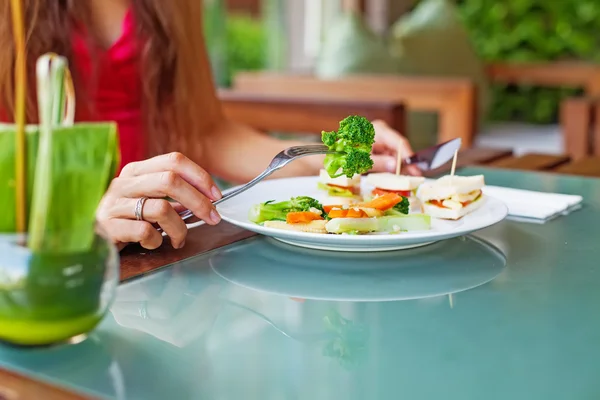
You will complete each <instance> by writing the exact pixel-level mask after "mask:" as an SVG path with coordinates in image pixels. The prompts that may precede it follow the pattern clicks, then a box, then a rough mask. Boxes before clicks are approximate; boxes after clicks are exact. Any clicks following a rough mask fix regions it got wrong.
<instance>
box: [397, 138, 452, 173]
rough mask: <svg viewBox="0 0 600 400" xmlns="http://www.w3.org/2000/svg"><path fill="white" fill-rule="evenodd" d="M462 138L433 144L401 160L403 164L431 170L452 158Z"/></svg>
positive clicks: (422, 169)
mask: <svg viewBox="0 0 600 400" xmlns="http://www.w3.org/2000/svg"><path fill="white" fill-rule="evenodd" d="M461 144H462V140H461V139H460V138H456V139H452V140H449V141H447V142H444V143H440V144H438V145H435V146H431V147H428V148H426V149H423V150H419V151H418V152H416V153H415V154H413V155H412V156H410V157H407V158H405V159H404V160H402V164H403V165H416V166H417V167H418V168H419V169H420V170H421V171H431V170H434V169H436V168H439V167H441V166H442V165H444V164H446V163H447V162H448V161H450V160H452V157H454V153H455V152H456V151H457V150H459V149H460V146H461Z"/></svg>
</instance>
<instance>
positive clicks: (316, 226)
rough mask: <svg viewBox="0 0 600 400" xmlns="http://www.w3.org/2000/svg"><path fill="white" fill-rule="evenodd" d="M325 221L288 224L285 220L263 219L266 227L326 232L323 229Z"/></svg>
mask: <svg viewBox="0 0 600 400" xmlns="http://www.w3.org/2000/svg"><path fill="white" fill-rule="evenodd" d="M325 225H327V221H325V220H320V221H311V222H309V223H306V224H288V223H287V222H285V221H265V223H264V224H263V226H264V227H266V228H275V229H284V230H286V231H296V232H306V233H324V234H325V233H327V229H325Z"/></svg>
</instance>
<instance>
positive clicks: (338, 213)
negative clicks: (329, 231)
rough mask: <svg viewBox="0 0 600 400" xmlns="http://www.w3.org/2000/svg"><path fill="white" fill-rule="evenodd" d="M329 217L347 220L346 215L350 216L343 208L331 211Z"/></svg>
mask: <svg viewBox="0 0 600 400" xmlns="http://www.w3.org/2000/svg"><path fill="white" fill-rule="evenodd" d="M327 215H328V216H329V218H332V219H333V218H346V215H348V210H343V209H341V208H334V209H333V210H330V211H329V212H328V213H327Z"/></svg>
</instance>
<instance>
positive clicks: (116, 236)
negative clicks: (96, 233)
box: [103, 218, 163, 250]
mask: <svg viewBox="0 0 600 400" xmlns="http://www.w3.org/2000/svg"><path fill="white" fill-rule="evenodd" d="M103 225H104V226H103V227H104V228H105V229H106V230H107V231H109V232H110V235H111V239H112V240H113V241H115V242H120V243H139V244H140V245H141V246H142V247H143V248H145V249H148V250H154V249H157V248H159V247H160V245H161V244H162V242H163V237H162V235H161V234H160V232H158V231H157V230H156V229H155V228H154V227H153V226H152V225H151V224H150V222H146V221H134V220H130V219H118V218H115V219H111V220H109V221H106V222H105V223H104V224H103Z"/></svg>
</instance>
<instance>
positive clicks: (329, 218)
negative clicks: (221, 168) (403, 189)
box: [248, 193, 431, 234]
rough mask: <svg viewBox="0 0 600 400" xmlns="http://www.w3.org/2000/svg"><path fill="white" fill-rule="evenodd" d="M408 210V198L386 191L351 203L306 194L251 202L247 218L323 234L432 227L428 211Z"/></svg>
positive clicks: (283, 227) (271, 226)
mask: <svg viewBox="0 0 600 400" xmlns="http://www.w3.org/2000/svg"><path fill="white" fill-rule="evenodd" d="M407 214H408V199H407V198H406V197H402V196H400V195H398V194H396V193H388V194H386V195H384V196H379V197H377V198H375V199H373V200H372V201H369V202H366V203H358V204H356V205H351V206H347V205H329V206H323V205H321V204H320V203H319V202H318V201H317V200H315V199H313V198H311V197H308V196H299V197H294V198H292V199H290V200H288V201H281V202H277V203H275V202H273V201H267V202H265V203H261V204H257V205H255V206H253V207H252V208H251V209H250V212H249V215H248V218H249V219H250V221H252V222H254V223H257V224H262V225H263V226H265V227H267V228H276V229H285V230H291V231H297V232H307V233H323V234H328V233H329V234H368V233H399V232H404V231H415V230H429V229H431V218H430V217H429V216H428V215H425V214H409V215H407Z"/></svg>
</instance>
